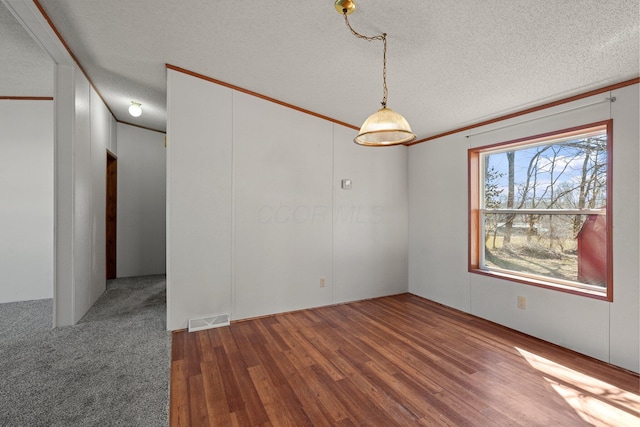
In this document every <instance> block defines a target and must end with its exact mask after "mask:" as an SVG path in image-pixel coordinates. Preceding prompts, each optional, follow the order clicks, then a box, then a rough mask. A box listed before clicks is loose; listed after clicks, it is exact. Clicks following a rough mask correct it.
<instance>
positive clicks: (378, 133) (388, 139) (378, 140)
mask: <svg viewBox="0 0 640 427" xmlns="http://www.w3.org/2000/svg"><path fill="white" fill-rule="evenodd" d="M415 138H416V136H415V134H414V133H413V132H411V127H410V126H409V123H408V122H407V120H406V119H405V118H404V117H402V115H400V114H398V113H396V112H395V111H393V110H391V109H389V108H387V107H383V108H381V109H379V110H378V111H376V112H375V113H373V114H372V115H370V116H369V117H368V118H367V120H365V121H364V123H363V124H362V127H361V128H360V133H359V134H358V136H356V137H355V139H354V140H353V142H355V143H356V144H360V145H366V146H369V147H384V146H389V145H397V144H405V143H407V142H411V141H413V140H414V139H415Z"/></svg>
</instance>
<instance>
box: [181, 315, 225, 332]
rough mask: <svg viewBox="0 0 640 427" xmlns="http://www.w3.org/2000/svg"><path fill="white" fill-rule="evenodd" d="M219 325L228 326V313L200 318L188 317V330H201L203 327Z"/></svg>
mask: <svg viewBox="0 0 640 427" xmlns="http://www.w3.org/2000/svg"><path fill="white" fill-rule="evenodd" d="M221 326H229V315H228V314H219V315H217V316H211V317H203V318H202V319H189V332H195V331H201V330H203V329H211V328H219V327H221Z"/></svg>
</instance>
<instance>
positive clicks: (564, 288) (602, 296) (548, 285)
mask: <svg viewBox="0 0 640 427" xmlns="http://www.w3.org/2000/svg"><path fill="white" fill-rule="evenodd" d="M469 272H470V273H474V274H480V275H482V276H488V277H493V278H495V279H502V280H509V281H511V282H517V283H522V284H525V285H530V286H536V287H539V288H545V289H551V290H554V291H558V292H564V293H568V294H573V295H580V296H584V297H587V298H594V299H599V300H603V301H609V302H612V301H613V298H612V295H607V290H606V289H603V290H597V289H587V288H582V287H578V286H571V285H565V284H562V283H556V282H551V281H546V280H540V279H536V278H532V277H525V276H520V275H516V274H509V273H506V272H502V271H495V270H485V269H480V268H469Z"/></svg>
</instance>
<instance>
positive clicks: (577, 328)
mask: <svg viewBox="0 0 640 427" xmlns="http://www.w3.org/2000/svg"><path fill="white" fill-rule="evenodd" d="M607 96H615V97H616V98H617V100H616V102H614V103H611V104H610V103H608V102H601V103H598V104H596V105H591V106H588V104H591V103H593V102H597V101H601V100H604V98H606V97H607ZM572 107H581V108H578V109H575V110H572V111H566V110H568V109H570V108H572ZM638 115H639V109H638V85H634V86H631V87H625V88H622V89H618V90H615V91H613V92H611V94H610V95H608V94H602V95H596V96H594V97H591V98H587V99H583V100H579V101H575V102H573V103H571V104H565V105H561V106H558V107H554V108H552V109H548V110H545V111H539V112H536V113H532V114H530V115H527V116H523V117H519V118H516V119H511V120H509V121H503V122H500V123H497V124H494V125H489V126H486V127H483V128H478V129H474V130H473V131H471V132H467V133H458V134H454V135H449V136H447V137H443V138H439V139H437V140H433V141H429V142H425V143H422V144H418V145H415V146H413V147H411V148H410V153H409V200H410V208H409V231H410V232H409V236H410V238H409V291H410V292H412V293H415V294H417V295H420V296H423V297H425V298H428V299H431V300H434V301H437V302H440V303H442V304H445V305H448V306H451V307H455V308H457V309H460V310H463V311H466V312H468V313H472V314H474V315H477V316H480V317H483V318H486V319H489V320H491V321H494V322H496V323H500V324H502V325H505V326H508V327H510V328H513V329H516V330H519V331H522V332H525V333H527V334H530V335H533V336H536V337H539V338H542V339H544V340H547V341H550V342H553V343H556V344H559V345H561V346H564V347H568V348H570V349H573V350H576V351H578V352H580V353H584V354H587V355H589V356H592V357H595V358H597V359H600V360H603V361H606V362H610V363H613V364H616V365H619V366H622V367H624V368H627V369H630V370H633V371H636V372H638V371H640V293H639V287H640V285H639V283H640V276H639V272H638V259H639V258H640V248H639V246H640V243H639V238H638V236H639V233H640V230H639V222H640V209H639V194H640V188H639V186H638V183H639V181H640V180H639V177H638V170H639V168H640V164H639V161H638V160H639V152H638V151H639V150H638V145H639V144H638V141H639V138H640V137H639V135H638ZM610 117H611V118H613V123H614V130H613V147H614V148H613V150H614V154H613V155H614V160H613V161H614V164H613V223H614V230H613V233H614V235H613V242H614V247H613V257H614V260H613V265H614V291H613V295H614V301H613V303H609V302H606V301H601V300H595V299H591V298H586V297H583V296H577V295H571V294H566V293H561V292H557V291H553V290H548V289H542V288H537V287H533V286H527V285H523V284H518V283H513V282H508V281H503V280H499V279H494V278H490V277H485V276H480V275H476V274H471V273H468V272H467V268H468V265H467V260H468V255H467V254H468V252H467V242H468V236H467V229H468V219H467V218H468V205H467V194H468V192H467V188H468V184H467V150H468V149H469V148H470V147H476V146H483V145H487V144H490V143H496V142H501V141H508V140H512V139H515V138H520V137H526V136H530V135H536V134H540V133H544V132H549V131H553V130H559V129H565V128H569V127H572V126H576V125H581V124H587V123H593V122H596V121H602V120H607V119H609V118H610ZM518 123H519V124H518ZM507 125H513V126H508V127H505V126H507ZM500 128H502V129H500ZM468 134H475V135H473V136H471V137H470V138H467V137H466V135H468ZM518 295H522V296H525V297H526V298H527V308H526V310H519V309H517V306H516V297H517V296H518Z"/></svg>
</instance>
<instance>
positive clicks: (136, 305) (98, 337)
mask: <svg viewBox="0 0 640 427" xmlns="http://www.w3.org/2000/svg"><path fill="white" fill-rule="evenodd" d="M165 295H166V282H165V277H164V276H148V277H138V278H126V279H117V280H113V281H110V282H109V283H108V284H107V291H106V292H105V293H104V294H103V295H102V296H101V297H100V299H99V300H98V301H97V302H96V304H95V305H94V306H93V307H92V308H91V310H89V312H88V313H87V315H86V316H85V317H84V318H83V319H82V320H81V321H80V322H79V323H78V324H77V325H75V326H70V327H63V328H56V329H51V306H52V301H51V300H39V301H25V302H16V303H7V304H0V426H11V427H18V426H29V427H33V426H64V427H70V426H136V427H137V426H141V427H142V426H150V427H158V426H166V425H167V424H168V417H167V411H168V404H169V398H168V389H169V374H170V363H171V343H170V340H171V336H170V333H169V332H167V331H166V324H165V318H166V315H165V311H166V302H165V300H166V297H165Z"/></svg>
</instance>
